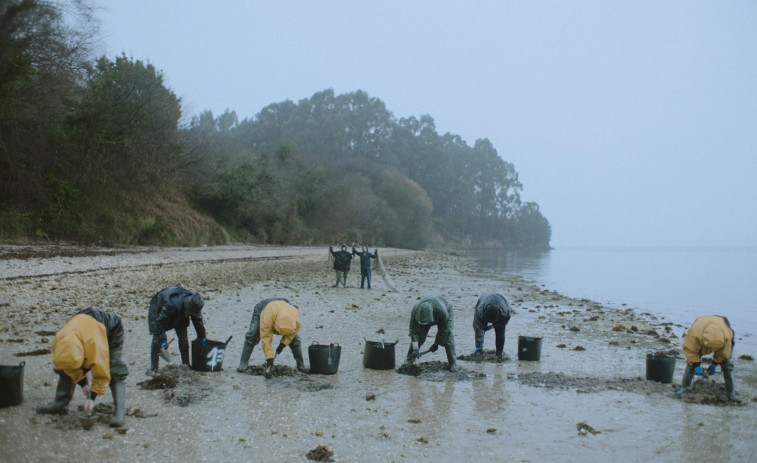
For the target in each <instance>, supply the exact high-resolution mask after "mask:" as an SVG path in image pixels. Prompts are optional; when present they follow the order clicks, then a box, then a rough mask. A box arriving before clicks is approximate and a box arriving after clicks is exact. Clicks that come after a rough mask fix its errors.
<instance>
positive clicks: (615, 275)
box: [470, 247, 757, 349]
mask: <svg viewBox="0 0 757 463" xmlns="http://www.w3.org/2000/svg"><path fill="white" fill-rule="evenodd" d="M470 255H471V256H472V257H474V258H475V259H476V261H477V262H478V264H479V265H480V266H482V267H484V268H487V269H492V270H494V271H496V272H500V273H502V274H517V275H522V276H524V277H525V278H527V279H530V280H533V281H535V282H536V283H537V284H539V285H544V286H545V288H546V289H550V290H553V289H554V290H557V291H558V292H561V293H563V294H565V295H567V296H571V297H575V298H589V299H592V300H596V301H599V302H603V303H609V304H611V305H613V306H615V307H619V308H624V307H630V308H633V309H636V310H637V311H639V312H649V313H652V314H655V315H658V316H659V315H661V316H664V317H665V318H666V319H667V320H669V321H672V322H675V323H681V324H683V325H684V326H688V325H690V324H691V322H692V321H693V320H694V319H695V318H696V317H699V316H701V315H710V314H715V315H722V316H726V317H728V319H729V321H730V322H731V324H732V326H733V328H734V330H735V332H736V334H737V336H738V337H740V338H741V340H740V342H744V343H745V345H749V348H750V349H753V348H754V347H755V346H757V338H755V334H757V285H755V275H757V248H674V247H656V248H653V247H648V248H632V247H565V248H557V249H553V250H550V251H540V252H527V251H526V252H524V251H509V252H508V251H501V252H499V253H497V252H491V251H486V252H483V251H471V252H470Z"/></svg>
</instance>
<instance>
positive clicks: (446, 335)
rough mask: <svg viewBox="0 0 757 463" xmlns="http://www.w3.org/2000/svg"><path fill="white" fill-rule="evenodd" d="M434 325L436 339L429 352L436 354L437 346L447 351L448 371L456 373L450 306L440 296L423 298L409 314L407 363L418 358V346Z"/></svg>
mask: <svg viewBox="0 0 757 463" xmlns="http://www.w3.org/2000/svg"><path fill="white" fill-rule="evenodd" d="M434 325H436V329H437V331H436V339H435V340H434V343H433V344H432V345H431V347H430V348H429V351H431V352H436V350H437V349H439V346H443V347H444V348H445V349H446V350H447V361H448V362H449V371H451V372H455V371H457V359H456V358H455V335H454V333H453V331H454V329H455V323H454V319H453V316H452V305H451V304H450V303H449V302H447V300H446V299H445V298H443V297H441V296H434V297H424V298H422V299H421V300H420V301H418V303H417V304H415V306H413V310H412V312H411V313H410V349H409V350H408V351H407V361H408V362H414V361H415V360H417V359H418V358H419V357H420V346H422V345H423V343H424V342H425V341H426V336H428V331H429V330H430V329H431V327H432V326H434Z"/></svg>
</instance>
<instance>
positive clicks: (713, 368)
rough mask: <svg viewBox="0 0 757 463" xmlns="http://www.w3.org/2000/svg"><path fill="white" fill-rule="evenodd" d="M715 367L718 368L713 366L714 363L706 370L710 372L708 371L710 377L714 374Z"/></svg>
mask: <svg viewBox="0 0 757 463" xmlns="http://www.w3.org/2000/svg"><path fill="white" fill-rule="evenodd" d="M717 367H718V366H717V365H715V364H714V363H713V364H712V365H710V367H709V368H708V370H710V371H709V373H710V376H712V375H714V374H715V370H716V369H717Z"/></svg>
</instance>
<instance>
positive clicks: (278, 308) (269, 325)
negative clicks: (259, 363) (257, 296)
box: [260, 301, 300, 360]
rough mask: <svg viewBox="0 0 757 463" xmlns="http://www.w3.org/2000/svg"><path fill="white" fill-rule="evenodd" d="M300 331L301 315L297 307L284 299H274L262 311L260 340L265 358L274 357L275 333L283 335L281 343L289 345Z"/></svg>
mask: <svg viewBox="0 0 757 463" xmlns="http://www.w3.org/2000/svg"><path fill="white" fill-rule="evenodd" d="M299 332H300V315H299V313H298V312H297V308H296V307H294V306H293V305H289V304H287V303H286V302H284V301H273V302H271V303H269V304H268V305H266V306H265V308H264V309H263V311H262V312H260V342H261V343H262V344H263V353H265V359H266V360H268V359H272V358H273V357H274V355H273V335H274V334H278V335H281V343H282V344H284V345H285V346H288V345H289V343H290V342H292V339H294V337H295V336H297V333H299Z"/></svg>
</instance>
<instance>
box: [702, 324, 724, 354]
mask: <svg viewBox="0 0 757 463" xmlns="http://www.w3.org/2000/svg"><path fill="white" fill-rule="evenodd" d="M702 342H703V343H704V346H705V347H706V348H708V349H712V350H713V351H716V350H720V349H722V348H723V347H724V346H725V333H723V330H722V329H721V328H720V327H719V326H718V325H716V324H714V323H710V324H709V325H707V327H706V328H705V329H704V332H703V333H702Z"/></svg>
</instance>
